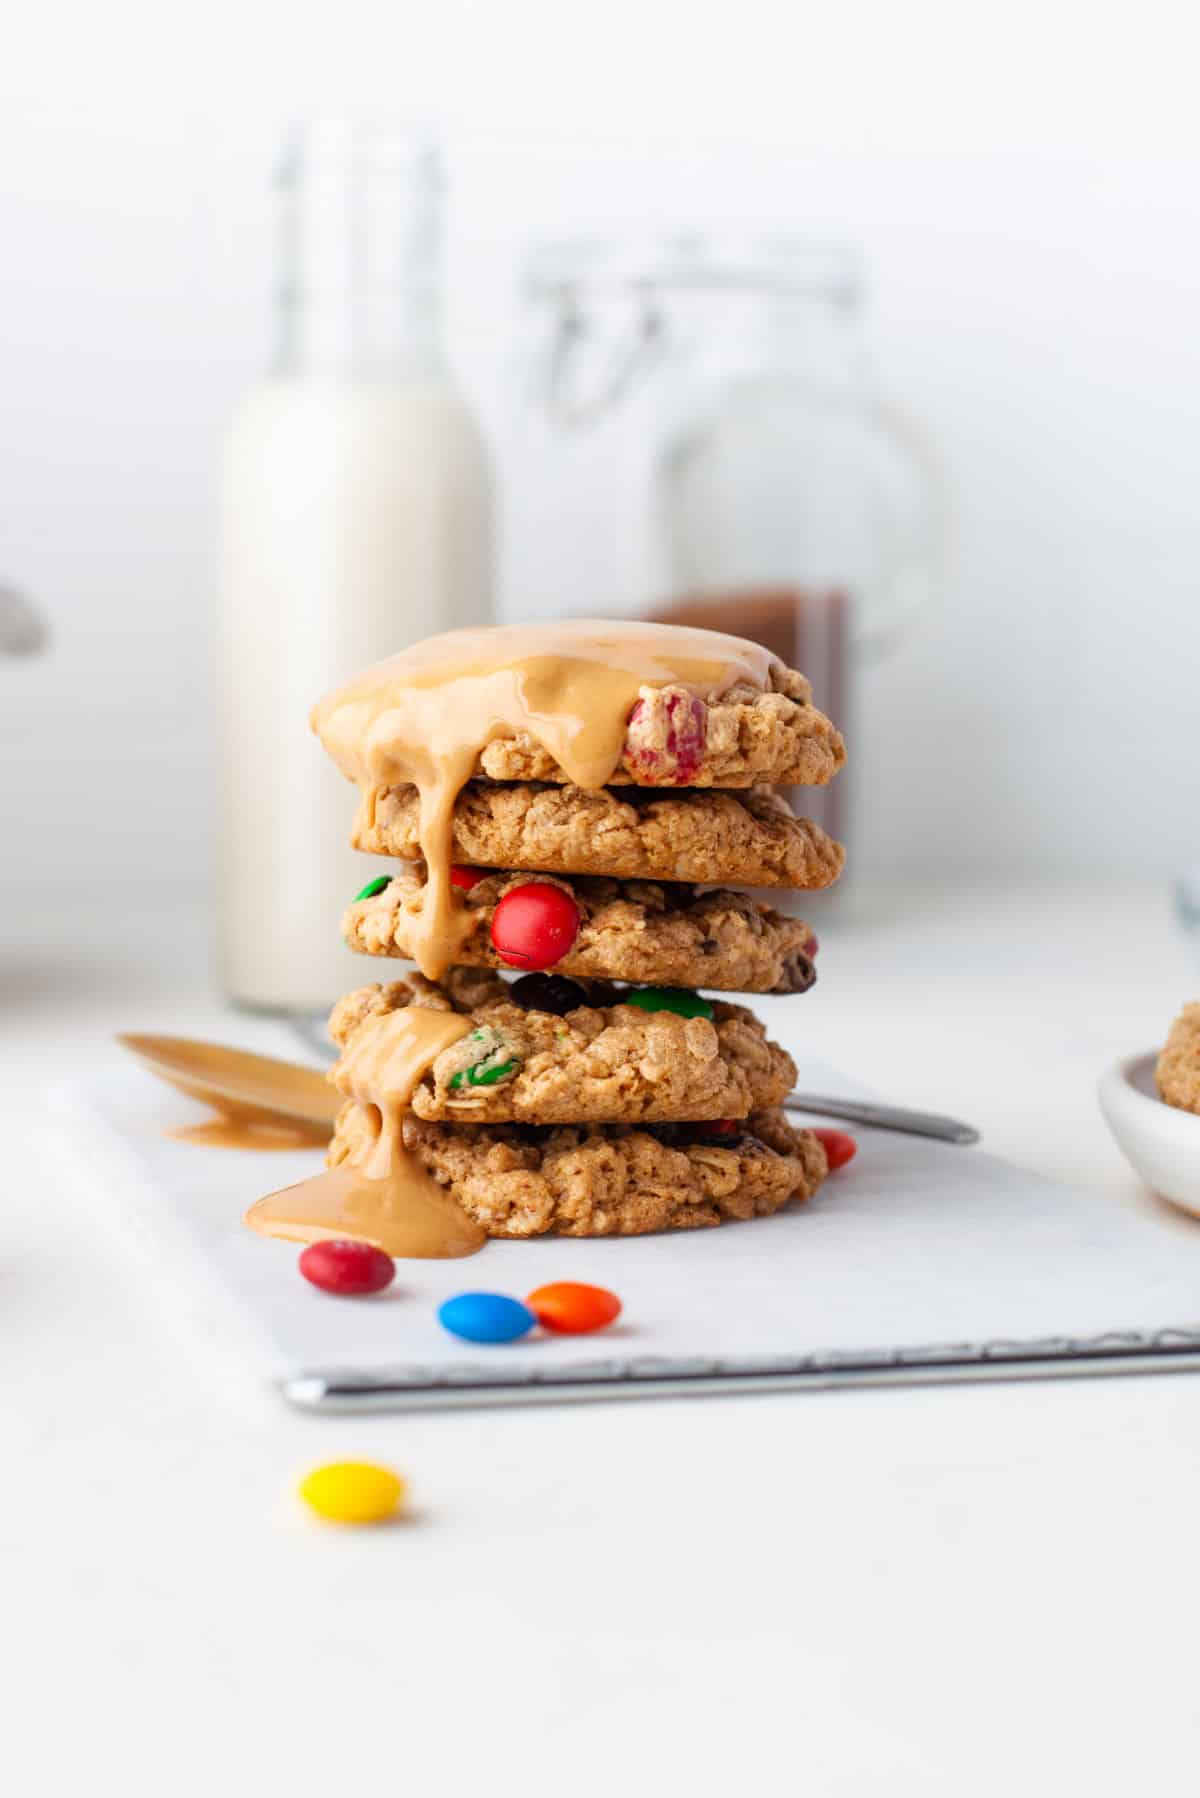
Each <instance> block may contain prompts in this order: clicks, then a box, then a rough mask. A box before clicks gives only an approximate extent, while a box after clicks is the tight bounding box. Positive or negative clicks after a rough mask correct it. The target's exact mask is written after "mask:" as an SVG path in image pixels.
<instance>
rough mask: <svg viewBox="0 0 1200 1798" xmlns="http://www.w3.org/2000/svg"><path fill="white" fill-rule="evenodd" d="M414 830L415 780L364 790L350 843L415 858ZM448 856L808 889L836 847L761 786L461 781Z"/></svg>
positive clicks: (825, 870)
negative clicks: (689, 788) (672, 788)
mask: <svg viewBox="0 0 1200 1798" xmlns="http://www.w3.org/2000/svg"><path fill="white" fill-rule="evenodd" d="M417 826H418V802H417V790H416V788H415V787H410V786H405V787H380V788H373V789H370V790H368V791H365V792H364V793H363V797H362V803H361V805H360V807H359V811H358V816H357V818H356V820H355V826H354V835H353V839H352V840H353V843H354V846H355V848H357V849H362V850H365V851H366V852H367V853H368V854H371V855H394V856H398V857H400V859H401V860H404V861H419V860H420V857H421V849H420V844H419V843H418V841H417ZM454 857H455V860H456V861H460V862H467V863H471V862H475V863H479V864H481V865H482V866H484V867H488V868H527V869H532V870H535V871H537V872H539V873H549V874H607V875H611V876H612V877H614V878H616V879H624V880H681V881H689V882H703V883H705V884H709V883H713V884H718V885H725V884H727V883H729V882H731V881H737V882H738V883H739V884H745V885H747V886H760V887H764V886H779V887H797V888H805V889H810V890H811V889H816V888H819V887H827V886H830V885H831V884H832V883H833V881H835V880H836V879H837V877H838V875H839V874H840V873H841V871H842V863H843V862H844V860H845V851H844V850H843V848H842V846H841V844H840V843H835V842H834V840H833V838H832V837H828V836H826V834H825V832H824V831H823V830H822V829H821V828H820V826H819V825H817V824H814V823H812V822H811V820H809V819H807V818H797V817H796V815H795V814H794V813H793V811H792V810H791V807H790V806H789V805H788V804H787V803H786V801H785V800H783V799H782V798H780V796H779V795H778V794H777V793H775V792H774V791H773V790H772V789H771V788H770V787H750V788H748V789H747V790H746V791H745V792H741V793H725V792H715V791H701V792H685V791H676V792H671V793H662V792H660V791H657V790H655V789H653V788H645V789H642V788H638V787H620V788H612V787H601V788H599V789H590V788H585V787H571V786H558V787H556V786H544V785H532V784H521V785H519V786H496V785H490V784H488V783H487V782H483V781H472V782H471V783H470V784H469V785H467V786H465V787H464V788H463V790H462V792H461V793H460V794H459V797H458V802H457V804H456V805H455V808H454Z"/></svg>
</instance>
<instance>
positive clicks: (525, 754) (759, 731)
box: [476, 667, 846, 787]
mask: <svg viewBox="0 0 1200 1798" xmlns="http://www.w3.org/2000/svg"><path fill="white" fill-rule="evenodd" d="M771 683H772V689H773V690H772V691H771V692H769V693H758V692H756V691H755V690H754V689H753V688H752V687H749V686H745V685H741V686H735V687H732V688H731V689H730V690H729V691H728V692H727V693H724V694H722V695H721V697H720V698H719V699H710V700H707V701H705V700H703V699H700V698H697V697H696V696H695V695H694V694H692V693H690V692H689V691H688V689H687V688H686V687H660V688H652V687H647V688H644V689H643V691H642V694H641V697H640V698H639V699H638V701H637V703H636V705H635V706H634V707H633V710H632V712H631V713H630V715H629V725H628V729H627V732H626V737H625V746H624V749H623V750H622V752H621V759H620V761H619V762H618V763H617V766H616V768H615V770H614V771H613V774H612V778H611V781H610V785H612V786H623V785H626V784H628V785H630V786H645V787H678V786H689V787H752V786H757V785H760V784H761V783H763V782H769V783H774V784H778V785H784V786H802V787H819V786H824V785H825V783H826V781H829V780H832V779H833V777H834V775H835V774H836V773H837V772H838V770H839V769H840V768H841V767H842V766H843V764H844V762H845V760H846V749H845V745H844V744H843V742H842V738H841V735H840V733H839V732H838V731H837V730H836V729H835V727H834V726H833V724H832V723H831V722H830V720H829V719H828V718H827V717H826V716H825V714H824V712H821V711H818V709H817V707H816V706H815V705H814V704H813V702H812V689H811V687H810V686H809V684H808V682H807V681H806V680H805V678H804V676H803V675H802V674H797V673H796V672H795V670H794V669H790V668H783V667H778V668H775V669H773V670H772V676H771ZM476 774H477V775H482V776H485V777H486V778H487V779H489V780H519V781H527V780H537V781H565V780H566V779H567V776H566V775H565V774H564V772H563V770H562V769H561V767H560V766H559V764H558V763H557V762H556V761H555V759H554V757H553V756H552V755H551V754H550V752H549V750H547V749H544V748H543V747H542V745H541V744H540V743H539V742H538V741H537V740H536V738H534V737H532V736H530V735H529V733H528V732H527V731H518V732H517V733H516V735H515V736H511V737H502V738H499V739H497V741H496V742H494V743H489V744H487V745H486V747H485V748H484V749H483V750H482V751H481V752H480V756H479V760H478V762H477V763H476Z"/></svg>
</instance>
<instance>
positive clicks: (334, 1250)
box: [300, 1237, 396, 1298]
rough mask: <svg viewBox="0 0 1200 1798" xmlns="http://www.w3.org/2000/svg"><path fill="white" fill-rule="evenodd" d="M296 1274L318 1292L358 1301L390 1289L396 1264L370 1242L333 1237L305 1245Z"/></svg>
mask: <svg viewBox="0 0 1200 1798" xmlns="http://www.w3.org/2000/svg"><path fill="white" fill-rule="evenodd" d="M300 1272H301V1273H302V1274H303V1275H304V1278H305V1279H306V1280H309V1281H311V1282H312V1284H313V1285H314V1286H319V1287H320V1288H321V1291H322V1292H336V1293H338V1294H340V1295H341V1296H343V1297H346V1298H351V1297H353V1298H359V1297H361V1296H362V1294H363V1293H367V1292H382V1291H383V1289H384V1287H385V1286H390V1285H391V1283H392V1281H393V1280H394V1279H395V1277H396V1263H395V1262H394V1261H393V1260H392V1258H391V1256H390V1255H385V1254H384V1252H383V1250H382V1249H377V1248H376V1247H375V1246H374V1244H373V1243H369V1242H353V1241H351V1240H350V1239H349V1238H348V1237H333V1238H330V1239H329V1240H328V1241H326V1242H310V1243H309V1245H308V1247H307V1248H306V1249H305V1250H304V1253H303V1254H302V1255H301V1257H300Z"/></svg>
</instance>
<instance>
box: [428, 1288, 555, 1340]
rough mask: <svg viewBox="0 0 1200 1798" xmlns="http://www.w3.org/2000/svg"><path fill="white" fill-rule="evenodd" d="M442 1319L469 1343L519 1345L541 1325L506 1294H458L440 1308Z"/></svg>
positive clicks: (444, 1323) (526, 1306) (445, 1327)
mask: <svg viewBox="0 0 1200 1798" xmlns="http://www.w3.org/2000/svg"><path fill="white" fill-rule="evenodd" d="M438 1319H439V1321H440V1322H441V1324H442V1326H443V1328H444V1329H447V1330H449V1332H450V1334H451V1335H452V1336H461V1337H462V1338H463V1339H464V1341H466V1342H515V1341H516V1340H517V1338H518V1336H527V1335H528V1334H529V1332H530V1330H532V1329H533V1326H534V1325H535V1324H536V1323H537V1318H536V1317H535V1316H534V1315H533V1312H532V1311H531V1310H530V1309H529V1306H528V1305H523V1304H522V1303H521V1301H520V1299H510V1298H507V1297H506V1296H505V1294H504V1293H502V1292H457V1293H455V1295H454V1297H453V1298H452V1299H447V1300H446V1302H445V1304H444V1305H441V1306H439V1308H438Z"/></svg>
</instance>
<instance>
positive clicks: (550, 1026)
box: [329, 969, 796, 1124]
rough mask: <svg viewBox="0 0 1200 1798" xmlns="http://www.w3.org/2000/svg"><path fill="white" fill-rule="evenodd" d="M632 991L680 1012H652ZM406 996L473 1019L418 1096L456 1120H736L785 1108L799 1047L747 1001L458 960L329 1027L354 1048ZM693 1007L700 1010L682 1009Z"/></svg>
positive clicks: (420, 1103) (424, 1105) (434, 1114)
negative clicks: (773, 1036)
mask: <svg viewBox="0 0 1200 1798" xmlns="http://www.w3.org/2000/svg"><path fill="white" fill-rule="evenodd" d="M627 996H632V997H635V998H637V997H640V998H641V999H642V1000H643V1001H644V1002H645V1003H648V1004H653V1005H665V1006H667V1007H671V1006H674V1005H680V1006H682V1007H683V1008H684V1011H683V1013H681V1012H680V1011H678V1010H675V1009H658V1010H645V1009H642V1007H641V1006H640V1005H638V1004H630V1003H627V1002H626V999H627ZM407 1005H419V1006H432V1007H433V1008H434V1009H437V1010H454V1011H459V1012H463V1013H466V1014H468V1015H469V1016H470V1019H471V1022H472V1024H473V1026H474V1028H473V1029H472V1031H471V1033H470V1035H469V1036H465V1037H464V1038H463V1039H462V1041H461V1042H457V1043H454V1044H452V1045H451V1047H449V1048H448V1049H444V1050H443V1051H442V1053H441V1054H440V1055H439V1056H438V1057H437V1059H436V1061H434V1063H433V1065H432V1067H431V1068H430V1069H429V1071H428V1073H427V1074H426V1075H425V1076H424V1078H423V1079H422V1080H421V1081H420V1083H419V1084H418V1086H417V1088H416V1091H415V1092H414V1093H413V1095H412V1098H411V1100H410V1105H411V1109H412V1110H413V1112H414V1113H415V1114H416V1115H417V1117H419V1118H424V1119H429V1120H437V1119H447V1120H453V1121H455V1122H457V1123H470V1124H481V1123H488V1122H508V1121H514V1122H518V1123H522V1122H524V1123H539V1124H552V1123H558V1122H572V1123H578V1122H581V1121H583V1122H590V1121H593V1120H595V1121H598V1122H609V1121H612V1122H622V1123H638V1122H642V1121H651V1120H657V1121H666V1120H671V1119H680V1118H687V1119H692V1120H695V1119H721V1118H723V1119H738V1118H744V1117H745V1116H746V1115H747V1113H749V1112H750V1111H760V1110H764V1109H766V1108H767V1107H769V1106H772V1105H778V1104H779V1102H780V1101H781V1100H782V1099H783V1098H784V1097H785V1095H786V1094H787V1093H788V1092H789V1091H790V1090H791V1088H792V1086H793V1085H794V1084H795V1079H796V1069H795V1064H794V1063H793V1061H792V1058H791V1056H790V1055H788V1054H787V1053H786V1052H785V1051H784V1050H783V1049H781V1048H780V1047H779V1046H778V1044H776V1043H772V1042H770V1041H769V1040H768V1038H767V1035H766V1031H765V1030H764V1028H763V1026H762V1025H761V1024H760V1023H759V1021H758V1019H757V1018H755V1017H754V1016H752V1014H751V1013H750V1012H748V1011H746V1010H745V1009H744V1008H743V1007H742V1006H740V1005H729V1004H724V1003H722V1002H721V1001H719V1000H718V1001H717V1002H715V1003H712V1004H710V1003H709V1002H708V1001H707V1000H704V999H701V998H699V997H698V996H696V995H693V994H683V993H664V992H663V991H662V990H661V989H656V988H655V989H647V990H646V991H645V992H643V993H641V994H636V993H635V994H633V995H627V991H626V989H622V988H619V987H614V986H608V985H606V984H602V983H598V982H589V983H585V982H580V981H575V980H569V979H567V978H565V977H564V976H562V975H547V974H533V975H527V976H526V977H525V978H524V979H522V980H519V981H517V982H516V983H515V984H514V985H512V986H508V985H506V984H505V982H504V981H502V980H501V979H500V978H499V977H498V976H497V975H494V974H483V973H474V974H472V973H471V972H470V971H469V970H466V969H457V970H455V971H454V974H453V977H452V978H451V979H449V980H447V981H446V982H445V983H444V984H443V985H441V986H438V985H435V983H434V982H432V981H428V980H425V979H423V978H422V977H421V976H420V975H413V976H411V978H410V979H408V980H398V981H396V982H394V983H393V984H392V985H390V986H366V987H361V988H359V990H358V991H357V992H353V993H348V994H347V995H346V997H345V998H344V999H341V1000H339V1002H338V1004H337V1005H336V1006H335V1008H334V1011H333V1015H332V1017H331V1019H330V1025H329V1028H330V1034H331V1036H332V1037H333V1039H334V1041H335V1042H336V1043H337V1044H338V1046H339V1048H342V1049H345V1048H346V1047H347V1045H349V1044H350V1043H352V1042H353V1039H354V1037H355V1035H356V1033H357V1032H358V1030H360V1029H361V1028H362V1027H363V1025H364V1023H365V1022H366V1021H368V1020H369V1019H372V1018H375V1017H378V1016H380V1015H382V1014H386V1013H388V1012H393V1011H397V1010H400V1009H401V1008H402V1007H404V1006H407ZM687 1013H690V1014H692V1015H686V1014H687Z"/></svg>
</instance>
